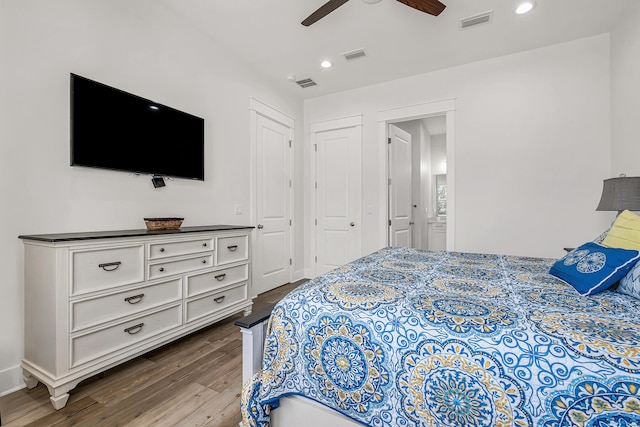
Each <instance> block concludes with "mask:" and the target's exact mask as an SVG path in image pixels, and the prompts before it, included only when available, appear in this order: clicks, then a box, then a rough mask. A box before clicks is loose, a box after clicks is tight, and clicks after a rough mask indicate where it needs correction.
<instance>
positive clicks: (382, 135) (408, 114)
mask: <svg viewBox="0 0 640 427" xmlns="http://www.w3.org/2000/svg"><path fill="white" fill-rule="evenodd" d="M455 101H456V100H455V98H452V99H444V100H441V101H433V102H428V103H424V104H418V105H408V106H403V107H397V108H393V109H389V110H383V111H379V112H378V138H379V141H378V150H379V151H378V158H379V159H380V160H379V162H380V163H379V170H380V171H385V173H384V174H380V177H379V178H380V180H379V182H378V191H379V194H381V195H384V196H383V197H381V201H380V206H379V208H378V209H379V215H380V218H384V221H381V228H380V233H379V236H381V239H383V241H381V246H389V244H390V242H389V184H388V183H389V152H388V140H389V125H390V124H394V123H398V122H406V121H410V120H420V119H425V118H427V117H433V116H442V115H444V116H446V121H447V125H446V126H447V133H446V144H447V250H448V251H454V250H455V222H456V221H455V156H454V153H455V150H454V143H455V134H454V131H455V126H454V124H455V122H454V120H455Z"/></svg>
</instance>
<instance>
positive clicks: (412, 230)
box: [388, 114, 447, 250]
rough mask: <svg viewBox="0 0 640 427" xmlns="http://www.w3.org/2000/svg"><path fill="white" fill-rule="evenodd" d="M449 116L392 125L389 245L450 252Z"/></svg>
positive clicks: (389, 167) (389, 153) (389, 169)
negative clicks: (447, 230) (447, 234)
mask: <svg viewBox="0 0 640 427" xmlns="http://www.w3.org/2000/svg"><path fill="white" fill-rule="evenodd" d="M446 131H447V127H446V115H444V114H441V115H437V116H432V117H426V118H422V119H414V120H407V121H401V122H394V123H392V124H389V128H388V135H389V139H388V144H389V149H388V160H389V164H388V171H389V177H390V179H389V192H388V194H389V201H388V205H389V219H390V225H389V227H390V234H389V240H390V244H391V245H392V246H405V247H411V248H417V249H428V250H445V249H446V220H447V151H446Z"/></svg>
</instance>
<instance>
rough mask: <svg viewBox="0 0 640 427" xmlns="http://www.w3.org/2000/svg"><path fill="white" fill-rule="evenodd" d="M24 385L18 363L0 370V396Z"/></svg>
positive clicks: (20, 388)
mask: <svg viewBox="0 0 640 427" xmlns="http://www.w3.org/2000/svg"><path fill="white" fill-rule="evenodd" d="M25 387H26V385H25V384H24V380H23V378H22V368H21V367H20V365H18V366H13V367H11V368H8V369H5V370H3V371H0V397H2V396H5V395H7V394H10V393H13V392H14V391H18V390H22V389H23V388H25Z"/></svg>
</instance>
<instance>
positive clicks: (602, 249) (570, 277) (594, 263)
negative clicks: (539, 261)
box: [549, 242, 640, 295]
mask: <svg viewBox="0 0 640 427" xmlns="http://www.w3.org/2000/svg"><path fill="white" fill-rule="evenodd" d="M638 259H640V252H638V251H636V250H629V249H620V248H608V247H606V246H602V245H600V244H598V243H594V242H588V243H585V244H584V245H582V246H580V247H578V248H576V249H574V250H572V251H571V252H569V253H568V254H567V255H565V256H564V257H563V258H561V259H559V260H558V261H556V262H555V263H554V264H553V266H552V267H551V269H550V270H549V273H550V274H552V275H554V276H556V277H557V278H559V279H561V280H564V281H565V282H567V283H569V284H570V285H571V286H573V287H574V288H575V289H576V291H578V292H579V293H580V294H582V295H593V294H595V293H598V292H601V291H604V290H605V289H607V288H609V287H610V286H611V285H613V284H615V283H616V282H618V280H620V279H621V278H622V277H624V276H625V275H626V274H627V273H628V272H629V270H630V269H631V268H633V266H634V265H635V264H636V262H637V261H638Z"/></svg>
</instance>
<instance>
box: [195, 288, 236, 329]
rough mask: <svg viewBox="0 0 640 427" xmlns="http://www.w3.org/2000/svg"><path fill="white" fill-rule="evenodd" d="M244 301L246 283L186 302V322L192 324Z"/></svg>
mask: <svg viewBox="0 0 640 427" xmlns="http://www.w3.org/2000/svg"><path fill="white" fill-rule="evenodd" d="M246 299H247V284H246V283H243V284H241V285H238V286H235V287H233V288H231V289H227V290H224V291H221V292H216V293H213V294H211V295H207V296H205V297H201V298H196V299H193V300H191V301H188V302H187V322H192V321H194V320H197V319H199V318H201V317H204V316H207V315H209V314H213V313H215V312H216V311H220V310H222V309H224V308H226V307H229V306H231V305H233V304H235V303H237V302H241V301H244V300H246Z"/></svg>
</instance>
